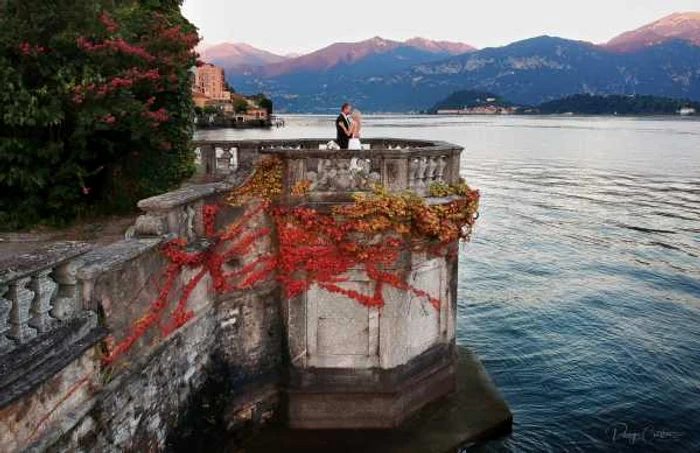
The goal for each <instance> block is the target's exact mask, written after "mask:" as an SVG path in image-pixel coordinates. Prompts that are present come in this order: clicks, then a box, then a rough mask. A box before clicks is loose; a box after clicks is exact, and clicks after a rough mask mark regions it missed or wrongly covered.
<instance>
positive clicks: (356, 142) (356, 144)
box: [348, 137, 362, 150]
mask: <svg viewBox="0 0 700 453" xmlns="http://www.w3.org/2000/svg"><path fill="white" fill-rule="evenodd" d="M348 149H351V150H362V142H361V141H360V139H359V138H356V137H353V138H351V139H350V141H349V142H348Z"/></svg>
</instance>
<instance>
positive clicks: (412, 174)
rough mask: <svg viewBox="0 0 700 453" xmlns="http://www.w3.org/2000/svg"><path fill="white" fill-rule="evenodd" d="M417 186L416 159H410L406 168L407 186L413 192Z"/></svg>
mask: <svg viewBox="0 0 700 453" xmlns="http://www.w3.org/2000/svg"><path fill="white" fill-rule="evenodd" d="M417 186H418V159H411V162H410V164H409V168H408V188H409V190H412V191H413V192H417V190H418V189H417Z"/></svg>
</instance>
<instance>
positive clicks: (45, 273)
mask: <svg viewBox="0 0 700 453" xmlns="http://www.w3.org/2000/svg"><path fill="white" fill-rule="evenodd" d="M50 273H51V269H45V270H42V271H39V272H38V273H37V274H35V275H34V276H33V278H32V282H31V284H30V288H31V290H32V291H33V292H34V300H33V301H32V308H31V313H30V314H31V319H30V320H29V325H30V326H32V327H34V328H36V330H37V331H39V333H44V332H47V331H49V330H50V329H51V327H53V326H54V325H55V321H56V320H55V319H53V318H52V317H51V315H50V314H49V312H50V311H51V301H52V300H53V296H54V295H55V294H56V289H58V285H57V284H56V282H54V281H53V280H52V279H51V277H50V276H49V274H50Z"/></svg>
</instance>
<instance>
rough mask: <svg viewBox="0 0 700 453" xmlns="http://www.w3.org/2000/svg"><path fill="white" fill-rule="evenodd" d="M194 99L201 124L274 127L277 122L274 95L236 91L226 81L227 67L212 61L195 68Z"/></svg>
mask: <svg viewBox="0 0 700 453" xmlns="http://www.w3.org/2000/svg"><path fill="white" fill-rule="evenodd" d="M192 99H193V100H194V104H195V123H196V125H197V127H200V128H210V127H211V128H216V127H239V128H250V127H270V126H271V125H272V124H273V116H272V101H271V100H270V99H268V98H267V97H266V96H265V95H263V94H257V95H254V96H244V95H242V94H238V93H236V91H235V90H234V89H233V88H232V87H231V86H230V85H229V84H228V83H227V82H226V74H225V71H224V68H222V67H219V66H216V65H213V64H210V63H204V64H202V65H201V66H198V67H196V68H195V69H194V77H193V83H192ZM278 121H279V120H275V123H276V124H278ZM278 125H279V124H278Z"/></svg>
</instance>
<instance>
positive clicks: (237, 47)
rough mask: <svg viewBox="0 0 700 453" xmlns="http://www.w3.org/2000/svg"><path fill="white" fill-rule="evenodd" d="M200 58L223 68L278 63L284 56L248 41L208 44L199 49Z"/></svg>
mask: <svg viewBox="0 0 700 453" xmlns="http://www.w3.org/2000/svg"><path fill="white" fill-rule="evenodd" d="M200 54H201V59H202V60H204V61H206V62H207V63H213V64H216V65H219V66H223V67H225V68H230V67H237V66H262V65H267V64H272V63H279V62H281V61H284V60H286V59H287V58H286V57H283V56H281V55H277V54H274V53H272V52H268V51H265V50H261V49H258V48H256V47H253V46H251V45H250V44H248V43H244V42H238V43H232V42H223V43H219V44H214V45H208V46H206V47H204V48H203V49H202V50H201V51H200Z"/></svg>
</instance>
